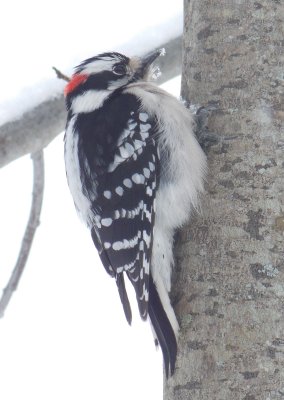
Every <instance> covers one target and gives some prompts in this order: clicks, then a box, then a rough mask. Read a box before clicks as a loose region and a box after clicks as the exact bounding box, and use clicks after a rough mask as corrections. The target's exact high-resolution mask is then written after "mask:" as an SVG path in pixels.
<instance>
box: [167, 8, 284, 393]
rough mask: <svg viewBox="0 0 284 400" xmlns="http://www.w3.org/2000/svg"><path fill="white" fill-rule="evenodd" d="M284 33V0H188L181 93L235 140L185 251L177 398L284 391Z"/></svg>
mask: <svg viewBox="0 0 284 400" xmlns="http://www.w3.org/2000/svg"><path fill="white" fill-rule="evenodd" d="M283 39H284V4H283V1H281V0H274V1H273V0H260V1H259V2H255V1H245V0H238V1H233V0H203V1H199V0H185V27H184V43H183V44H184V54H183V79H182V96H183V97H184V98H185V99H186V100H190V102H191V103H193V104H202V105H206V104H208V103H212V104H214V105H215V106H216V107H217V109H216V110H215V111H214V112H213V114H212V116H211V118H210V130H211V131H214V132H216V133H218V134H220V135H222V136H224V137H225V139H224V140H222V142H221V143H220V144H218V145H216V146H214V147H211V150H210V152H209V155H208V164H209V172H208V182H207V184H206V195H205V196H204V201H203V205H202V214H201V215H194V216H193V218H192V219H191V222H190V225H189V226H188V227H187V228H186V229H184V230H183V231H182V232H181V234H180V237H179V241H178V245H177V249H176V255H177V266H176V270H177V274H176V280H175V282H174V285H173V300H174V304H175V309H176V312H177V315H178V318H179V321H180V324H181V332H180V338H179V355H178V360H177V369H176V372H175V374H174V376H173V377H172V378H170V379H169V380H168V381H165V388H164V389H165V396H164V399H167V400H173V399H175V400H185V399H186V400H195V399H204V400H205V399H206V400H214V399H218V400H219V399H220V400H221V399H222V400H231V399H232V400H234V399H242V400H268V399H269V400H273V399H282V398H283V399H284V315H283V314H284V261H283V259H284V244H283V241H284V240H283V239H284V156H283V150H284V129H283V128H284V126H283V120H284V110H283V104H284V97H283V93H284V80H283V78H284V69H283V64H284V51H283V46H284V40H283Z"/></svg>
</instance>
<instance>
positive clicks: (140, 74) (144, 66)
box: [134, 49, 165, 80]
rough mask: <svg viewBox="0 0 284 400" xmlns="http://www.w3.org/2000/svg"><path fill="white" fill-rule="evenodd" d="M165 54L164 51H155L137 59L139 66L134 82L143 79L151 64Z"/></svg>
mask: <svg viewBox="0 0 284 400" xmlns="http://www.w3.org/2000/svg"><path fill="white" fill-rule="evenodd" d="M164 54H165V49H159V50H155V51H153V52H151V53H148V54H146V56H144V57H142V58H140V59H139V61H140V62H139V66H138V68H137V70H136V72H135V75H134V78H135V80H139V79H145V78H147V76H148V73H149V71H150V67H151V65H152V64H153V62H154V61H155V60H156V59H157V58H158V57H159V56H160V55H164Z"/></svg>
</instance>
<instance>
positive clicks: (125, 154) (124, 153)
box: [119, 146, 129, 158]
mask: <svg viewBox="0 0 284 400" xmlns="http://www.w3.org/2000/svg"><path fill="white" fill-rule="evenodd" d="M119 152H120V155H121V157H123V158H128V157H129V153H128V151H127V150H126V148H125V147H124V146H120V147H119Z"/></svg>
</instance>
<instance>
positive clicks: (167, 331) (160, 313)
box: [148, 274, 177, 378]
mask: <svg viewBox="0 0 284 400" xmlns="http://www.w3.org/2000/svg"><path fill="white" fill-rule="evenodd" d="M148 307H149V308H148V312H149V317H150V320H151V322H152V325H153V328H154V330H155V332H156V335H157V338H158V341H159V344H160V346H161V349H162V353H163V357H164V365H165V372H166V377H167V378H168V375H169V370H170V373H171V375H172V374H173V373H174V370H175V362H176V356H177V341H176V336H175V333H174V331H173V328H172V325H171V323H170V321H169V319H168V316H167V314H166V312H165V310H164V308H163V306H162V303H161V300H160V297H159V294H158V292H157V289H156V286H155V284H154V282H153V278H152V276H151V274H150V280H149V305H148Z"/></svg>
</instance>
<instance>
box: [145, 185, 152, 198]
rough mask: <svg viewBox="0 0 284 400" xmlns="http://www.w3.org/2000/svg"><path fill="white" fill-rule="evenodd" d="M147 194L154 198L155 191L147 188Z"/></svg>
mask: <svg viewBox="0 0 284 400" xmlns="http://www.w3.org/2000/svg"><path fill="white" fill-rule="evenodd" d="M146 194H147V195H148V196H150V197H152V195H153V190H152V189H151V188H150V187H149V186H147V188H146Z"/></svg>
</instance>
